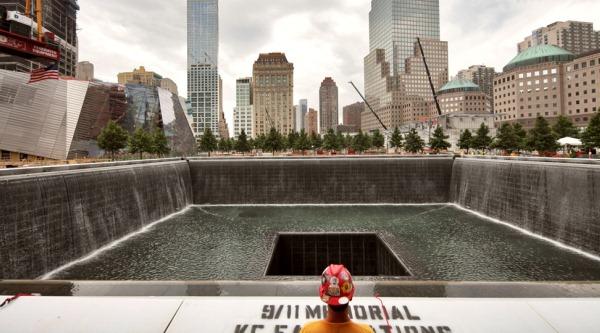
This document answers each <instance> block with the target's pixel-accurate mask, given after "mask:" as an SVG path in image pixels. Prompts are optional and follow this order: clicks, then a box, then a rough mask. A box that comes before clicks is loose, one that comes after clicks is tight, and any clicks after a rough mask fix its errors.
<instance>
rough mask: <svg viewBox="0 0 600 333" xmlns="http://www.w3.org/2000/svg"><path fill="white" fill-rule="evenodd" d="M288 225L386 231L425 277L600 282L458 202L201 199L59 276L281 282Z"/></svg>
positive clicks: (592, 269)
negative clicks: (277, 254) (274, 269)
mask: <svg viewBox="0 0 600 333" xmlns="http://www.w3.org/2000/svg"><path fill="white" fill-rule="evenodd" d="M287 232H298V233H336V232H339V233H349V232H360V233H376V234H377V235H378V236H379V237H380V238H381V239H382V240H383V241H384V242H385V243H387V245H388V246H389V248H390V249H391V251H392V252H393V253H394V254H395V255H396V256H397V257H398V258H399V259H400V260H401V261H402V262H403V264H404V265H405V266H406V267H407V268H408V269H409V270H410V272H411V273H412V274H413V277H412V278H414V279H418V280H447V281H586V280H600V261H596V260H593V259H591V258H588V257H586V256H583V255H580V254H578V253H575V252H573V251H569V250H566V249H563V248H559V247H557V246H555V245H553V244H551V243H549V242H545V241H543V240H540V239H537V238H533V237H530V236H528V235H526V234H524V233H521V232H519V231H517V230H515V229H512V228H509V227H507V226H504V225H502V224H497V223H493V222H491V221H489V220H486V219H482V218H480V217H478V216H475V215H472V214H469V213H468V212H465V211H462V210H459V209H457V208H455V207H454V206H451V205H434V206H358V205H353V206H254V207H252V206H236V207H233V206H232V207H229V206H197V207H193V208H191V209H190V210H188V211H186V212H185V213H183V214H181V215H177V216H175V217H173V218H171V219H169V220H166V221H164V222H162V223H160V224H157V225H156V226H154V227H153V228H152V229H151V230H149V231H148V232H146V233H142V234H139V235H136V236H135V237H133V238H131V239H129V240H127V241H125V242H122V243H120V244H118V245H117V246H116V247H114V248H112V249H110V250H108V251H105V252H103V253H101V254H100V255H98V256H96V257H93V258H92V259H91V260H88V261H86V262H83V263H80V264H77V265H74V266H72V267H70V268H68V269H65V270H63V271H61V272H59V273H57V274H55V275H54V276H52V279H60V280H63V279H64V280H264V279H266V280H272V279H281V277H271V276H270V277H266V276H265V271H266V268H267V266H268V265H269V262H270V257H271V253H272V251H273V248H274V245H275V239H276V237H277V235H278V233H287ZM297 278H298V277H293V279H297ZM378 278H379V279H386V278H384V277H378ZM388 279H389V278H388Z"/></svg>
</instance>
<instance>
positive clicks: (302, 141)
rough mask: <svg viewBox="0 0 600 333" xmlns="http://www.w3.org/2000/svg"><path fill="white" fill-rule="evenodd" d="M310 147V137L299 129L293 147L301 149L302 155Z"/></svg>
mask: <svg viewBox="0 0 600 333" xmlns="http://www.w3.org/2000/svg"><path fill="white" fill-rule="evenodd" d="M310 147H311V144H310V139H309V137H308V135H307V134H306V131H304V129H302V130H301V131H300V134H298V140H296V142H295V143H294V149H296V150H299V151H301V152H302V155H304V152H305V151H307V150H309V149H310Z"/></svg>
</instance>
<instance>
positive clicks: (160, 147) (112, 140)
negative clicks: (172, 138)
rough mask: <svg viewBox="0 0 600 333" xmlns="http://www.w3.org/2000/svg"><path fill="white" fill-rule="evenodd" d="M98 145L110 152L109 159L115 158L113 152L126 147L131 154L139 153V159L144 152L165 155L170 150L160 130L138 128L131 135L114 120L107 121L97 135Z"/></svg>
mask: <svg viewBox="0 0 600 333" xmlns="http://www.w3.org/2000/svg"><path fill="white" fill-rule="evenodd" d="M97 140H98V147H99V148H100V149H103V150H105V151H107V152H108V153H110V156H111V159H113V160H114V159H115V154H116V153H118V152H119V151H121V150H123V149H125V148H127V149H128V150H129V153H131V154H139V157H140V159H142V158H143V157H144V153H148V154H154V155H158V156H161V157H162V156H165V155H168V154H169V153H170V152H171V149H170V148H169V144H168V141H167V137H166V136H165V134H164V133H163V131H162V130H160V129H156V130H155V131H153V132H147V131H145V130H144V129H142V128H138V129H137V130H136V131H135V132H134V133H133V135H129V133H128V132H127V131H126V130H125V129H123V127H121V126H119V124H117V123H115V122H114V121H109V122H108V124H107V125H106V127H104V129H103V130H102V132H101V133H100V135H99V136H98V139H97Z"/></svg>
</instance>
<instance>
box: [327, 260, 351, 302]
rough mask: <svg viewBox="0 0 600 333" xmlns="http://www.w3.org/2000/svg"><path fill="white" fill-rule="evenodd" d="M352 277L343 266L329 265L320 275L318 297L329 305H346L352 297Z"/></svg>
mask: <svg viewBox="0 0 600 333" xmlns="http://www.w3.org/2000/svg"><path fill="white" fill-rule="evenodd" d="M354 290H355V289H354V283H353V282H352V275H350V272H349V271H348V270H347V269H346V267H344V265H329V267H327V268H326V269H325V270H324V271H323V275H321V288H319V296H320V297H321V300H322V301H323V302H325V303H327V304H329V305H333V306H336V305H346V304H348V303H349V302H350V301H351V300H352V297H354Z"/></svg>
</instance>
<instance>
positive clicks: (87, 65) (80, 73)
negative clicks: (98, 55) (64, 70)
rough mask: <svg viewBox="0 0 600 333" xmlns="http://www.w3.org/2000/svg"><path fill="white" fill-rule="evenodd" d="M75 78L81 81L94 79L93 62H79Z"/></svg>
mask: <svg viewBox="0 0 600 333" xmlns="http://www.w3.org/2000/svg"><path fill="white" fill-rule="evenodd" d="M75 78H76V79H78V80H82V81H94V64H92V63H91V62H89V61H82V62H79V63H78V64H77V70H76V75H75Z"/></svg>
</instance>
